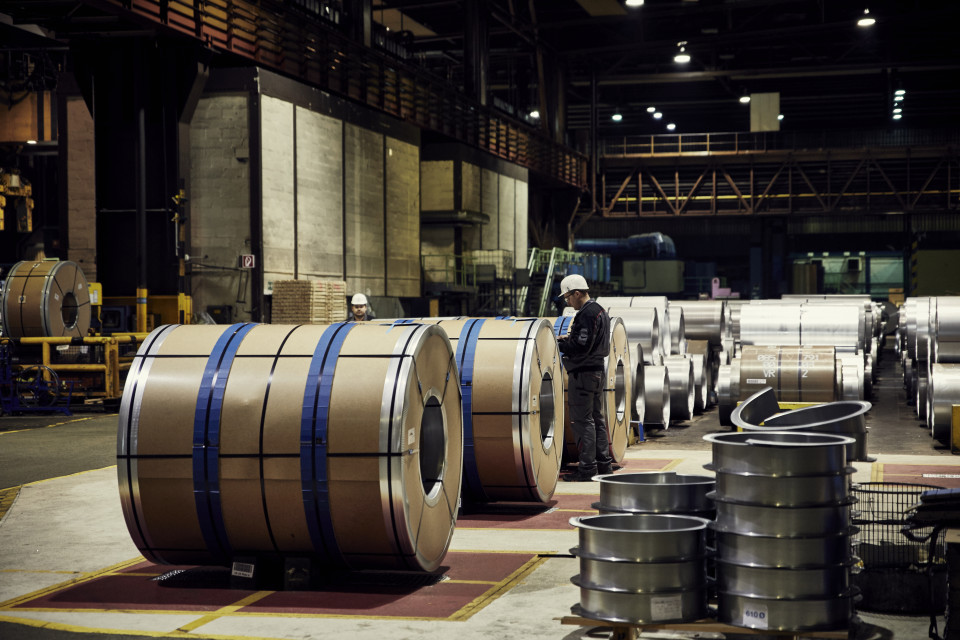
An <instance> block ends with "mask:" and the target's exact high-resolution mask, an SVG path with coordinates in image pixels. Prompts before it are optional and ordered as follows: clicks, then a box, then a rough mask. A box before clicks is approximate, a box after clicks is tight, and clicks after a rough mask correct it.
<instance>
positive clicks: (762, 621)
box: [743, 604, 769, 629]
mask: <svg viewBox="0 0 960 640" xmlns="http://www.w3.org/2000/svg"><path fill="white" fill-rule="evenodd" d="M768 617H769V616H767V605H765V604H748V605H744V607H743V626H745V627H750V628H751V629H766V628H767V627H768V625H769V622H768V620H767V619H768Z"/></svg>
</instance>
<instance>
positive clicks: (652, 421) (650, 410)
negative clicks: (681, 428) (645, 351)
mask: <svg viewBox="0 0 960 640" xmlns="http://www.w3.org/2000/svg"><path fill="white" fill-rule="evenodd" d="M643 397H644V402H645V412H646V421H645V422H644V424H645V425H651V426H653V425H658V426H662V427H663V428H664V429H666V428H668V427H669V426H670V410H671V409H670V374H669V372H668V371H667V368H666V367H657V366H653V365H649V366H646V367H644V368H643Z"/></svg>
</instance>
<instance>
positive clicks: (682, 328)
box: [667, 308, 687, 356]
mask: <svg viewBox="0 0 960 640" xmlns="http://www.w3.org/2000/svg"><path fill="white" fill-rule="evenodd" d="M667 313H669V314H670V355H675V356H682V355H686V353H687V339H686V337H685V334H686V323H685V321H684V318H683V309H680V308H676V309H673V310H672V311H670V310H668V311H667Z"/></svg>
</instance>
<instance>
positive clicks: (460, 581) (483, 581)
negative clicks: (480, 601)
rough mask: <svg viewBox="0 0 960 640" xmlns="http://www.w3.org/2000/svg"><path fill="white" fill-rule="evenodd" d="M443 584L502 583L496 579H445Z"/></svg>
mask: <svg viewBox="0 0 960 640" xmlns="http://www.w3.org/2000/svg"><path fill="white" fill-rule="evenodd" d="M443 584H500V583H499V582H497V581H496V580H444V581H443Z"/></svg>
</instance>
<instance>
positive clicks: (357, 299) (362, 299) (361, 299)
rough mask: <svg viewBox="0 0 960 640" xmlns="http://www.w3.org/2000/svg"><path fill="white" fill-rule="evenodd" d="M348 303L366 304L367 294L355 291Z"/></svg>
mask: <svg viewBox="0 0 960 640" xmlns="http://www.w3.org/2000/svg"><path fill="white" fill-rule="evenodd" d="M350 304H357V305H359V304H367V296H365V295H363V294H362V293H355V294H353V297H352V298H350Z"/></svg>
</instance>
